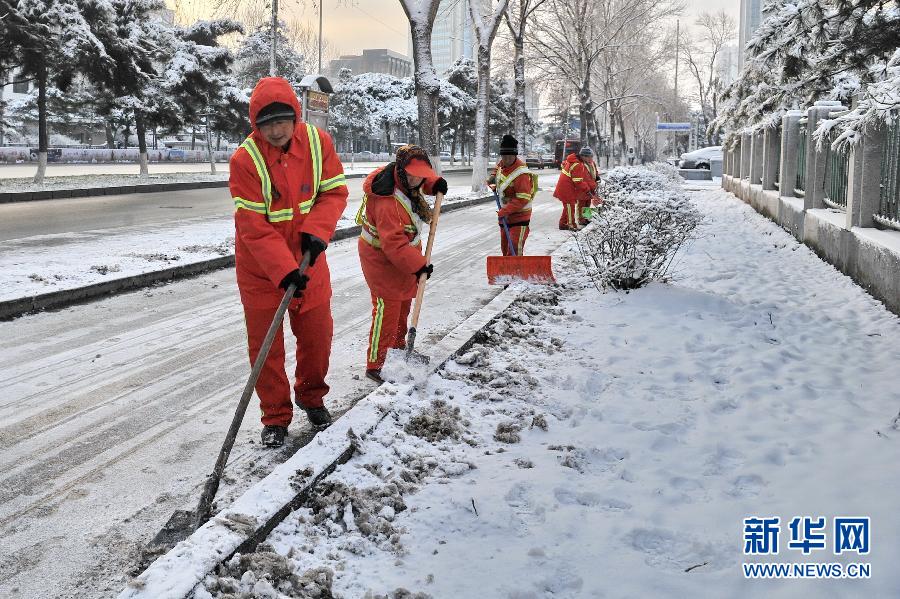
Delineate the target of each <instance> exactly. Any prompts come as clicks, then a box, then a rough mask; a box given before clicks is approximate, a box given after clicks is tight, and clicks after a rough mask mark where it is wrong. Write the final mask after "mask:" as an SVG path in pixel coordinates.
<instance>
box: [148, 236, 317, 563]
mask: <svg viewBox="0 0 900 599" xmlns="http://www.w3.org/2000/svg"><path fill="white" fill-rule="evenodd" d="M309 259H310V258H309V252H306V253H305V254H303V260H302V261H301V262H300V274H301V275H302V274H303V273H305V272H306V269H307V267H309ZM296 290H297V286H296V285H294V284H291V285H289V286H288V288H287V289H286V290H285V292H284V297H282V298H281V304H280V305H279V306H278V310H277V311H276V312H275V317H274V318H273V319H272V324H271V325H269V331H268V332H267V333H266V336H265V339H263V343H262V346H261V347H260V348H259V354H258V355H257V356H256V361H255V362H253V368H252V369H251V370H250V378H249V379H247V384H246V385H244V392H243V393H242V394H241V400H240V401H239V402H238V405H237V408H235V410H234V418H232V420H231V427H230V428H229V429H228V434H227V435H225V442H224V443H223V444H222V449H221V450H219V458H218V459H217V460H216V464H215V466H213V471H212V474H210V475H209V478H207V479H206V484H205V485H204V487H203V494H202V495H200V502H199V503H198V504H197V510H196V511H194V512H189V511H186V510H177V511H176V512H175V513H174V514H172V517H171V518H169V521H168V522H166V524H165V526H163V528H162V530H160V531H159V533H157V535H156V536H155V537H153V540H152V541H150V544H149V545H148V551H149V552H153V553H157V552H163V551H168V550H169V549H171V548H172V547H174V546H175V545H176V544H177V543H178V542H180V541H183V540H184V539H186V538H187V537H189V536H190V535H191V533H192V532H194V531H195V530H197V529H198V528H200V527H201V526H203V525H204V524H205V523H206V521H207V520H209V518H210V516H211V515H212V502H213V498H215V496H216V491H218V490H219V480H220V479H221V478H222V472H223V471H224V470H225V464H226V463H227V462H228V456H229V455H230V454H231V448H232V447H233V446H234V440H235V438H236V437H237V434H238V430H239V429H240V428H241V423H242V422H243V421H244V413H246V411H247V405H248V404H249V403H250V397H251V396H252V395H253V389H254V387H256V380H257V379H258V378H259V373H260V372H261V371H262V368H263V365H264V364H265V362H266V357H267V356H268V355H269V350H270V349H271V348H272V342H273V341H274V340H275V334H276V333H277V332H278V329H279V328H280V327H281V326H282V322H283V321H284V313H285V312H286V311H287V308H288V305H289V304H290V303H291V299H292V298H293V297H294V292H295V291H296Z"/></svg>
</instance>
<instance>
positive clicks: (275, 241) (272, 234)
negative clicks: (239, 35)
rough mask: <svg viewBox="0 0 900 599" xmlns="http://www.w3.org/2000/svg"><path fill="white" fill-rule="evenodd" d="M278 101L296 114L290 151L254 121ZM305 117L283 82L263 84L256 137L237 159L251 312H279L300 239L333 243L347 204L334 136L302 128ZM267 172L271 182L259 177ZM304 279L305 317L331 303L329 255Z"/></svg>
mask: <svg viewBox="0 0 900 599" xmlns="http://www.w3.org/2000/svg"><path fill="white" fill-rule="evenodd" d="M272 102H282V103H284V104H288V105H290V106H291V107H293V109H294V112H295V114H296V115H297V119H296V124H295V127H294V132H293V136H292V137H291V141H290V145H289V147H288V149H287V151H285V150H283V149H282V148H280V147H276V146H273V145H271V144H270V143H269V142H267V141H266V140H265V138H264V137H263V136H262V134H261V133H260V132H259V129H258V128H257V126H256V116H257V115H258V114H259V112H260V110H262V109H263V108H264V107H266V106H268V105H269V104H271V103H272ZM300 112H301V111H300V103H299V101H298V100H297V95H296V94H295V93H294V90H293V88H291V86H290V84H289V83H288V82H287V81H286V80H285V79H282V78H280V77H266V78H264V79H260V81H259V83H258V84H257V85H256V88H255V89H254V90H253V94H252V95H251V96H250V123H251V124H252V125H253V132H252V133H251V134H250V136H249V137H248V138H247V140H245V141H244V143H243V144H241V147H240V148H238V150H237V151H236V152H235V153H234V155H232V157H231V165H230V168H231V175H230V177H229V187H230V189H231V195H232V198H233V199H234V205H235V210H234V226H235V267H236V271H237V283H238V289H239V290H240V294H241V302H243V304H244V305H245V306H248V307H255V308H271V307H276V306H278V304H279V303H280V301H281V298H282V296H283V294H284V291H283V290H282V289H280V288H279V287H278V284H279V283H281V281H282V280H283V279H284V277H285V276H286V275H287V274H288V273H290V272H291V271H292V270H295V269H297V267H298V264H299V263H300V259H301V256H300V236H301V234H302V233H309V234H311V235H315V236H316V237H319V238H321V239H323V240H325V241H326V242H328V241H330V240H331V236H332V235H333V234H334V229H335V226H336V225H337V221H338V219H339V218H340V216H341V214H342V213H343V212H344V209H345V208H346V206H347V195H348V192H347V186H346V184H345V179H344V169H343V166H342V165H341V161H340V159H339V158H338V156H337V154H336V153H335V151H334V144H333V143H332V141H331V137H330V136H329V135H328V134H327V133H326V132H325V131H322V130H321V129H318V128H317V127H314V126H312V125H307V124H306V123H304V122H302V121H301V120H300ZM261 168H262V169H264V170H263V173H268V177H269V178H270V184H268V182H267V181H266V177H265V176H263V177H261V176H260V169H261ZM319 169H321V174H320V173H319ZM311 200H312V201H311ZM306 274H307V275H308V276H309V283H308V284H307V287H306V291H305V292H304V293H303V297H302V298H299V299H295V300H293V303H292V307H297V306H298V304H299V308H300V310H301V311H306V310H309V309H312V308H315V307H316V306H318V305H320V304H322V303H323V302H327V301H329V299H330V298H331V276H330V273H329V271H328V260H327V258H326V256H325V254H324V253H323V254H321V255H320V256H319V257H318V259H317V260H316V264H315V266H313V267H310V268H308V269H307V271H306Z"/></svg>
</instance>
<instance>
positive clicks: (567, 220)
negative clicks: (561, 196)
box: [559, 202, 578, 228]
mask: <svg viewBox="0 0 900 599" xmlns="http://www.w3.org/2000/svg"><path fill="white" fill-rule="evenodd" d="M577 210H578V204H577V203H575V202H563V203H562V216H560V217H559V226H560V227H572V228H575V226H576V224H575V212H576V211H577Z"/></svg>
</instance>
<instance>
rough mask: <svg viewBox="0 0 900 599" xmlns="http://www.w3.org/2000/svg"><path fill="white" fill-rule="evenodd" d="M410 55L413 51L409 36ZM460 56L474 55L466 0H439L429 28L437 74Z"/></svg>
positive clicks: (472, 57) (432, 56)
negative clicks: (432, 23)
mask: <svg viewBox="0 0 900 599" xmlns="http://www.w3.org/2000/svg"><path fill="white" fill-rule="evenodd" d="M409 55H410V56H412V55H413V51H412V37H410V39H409ZM460 58H468V59H470V60H474V58H475V33H474V31H473V29H472V21H471V19H470V18H469V3H468V1H467V0H441V4H440V7H439V8H438V12H437V17H435V19H434V29H433V30H432V32H431V59H432V62H433V63H434V69H435V71H437V74H438V76H441V75H443V74H444V73H445V72H446V71H447V69H449V68H450V65H452V64H453V63H454V62H456V61H457V60H458V59H460Z"/></svg>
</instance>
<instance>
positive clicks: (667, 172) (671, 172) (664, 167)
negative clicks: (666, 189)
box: [646, 162, 684, 183]
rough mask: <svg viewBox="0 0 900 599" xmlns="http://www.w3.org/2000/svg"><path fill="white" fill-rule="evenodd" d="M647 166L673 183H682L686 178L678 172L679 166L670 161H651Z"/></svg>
mask: <svg viewBox="0 0 900 599" xmlns="http://www.w3.org/2000/svg"><path fill="white" fill-rule="evenodd" d="M646 167H647V168H648V169H649V170H651V171H653V172H654V173H657V174H660V175H662V176H663V177H665V178H666V179H668V180H669V181H670V182H672V183H681V182H682V181H684V178H683V177H682V176H681V175H679V174H678V167H677V166H673V165H671V164H669V163H668V162H651V163H649V164H647V165H646Z"/></svg>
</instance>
